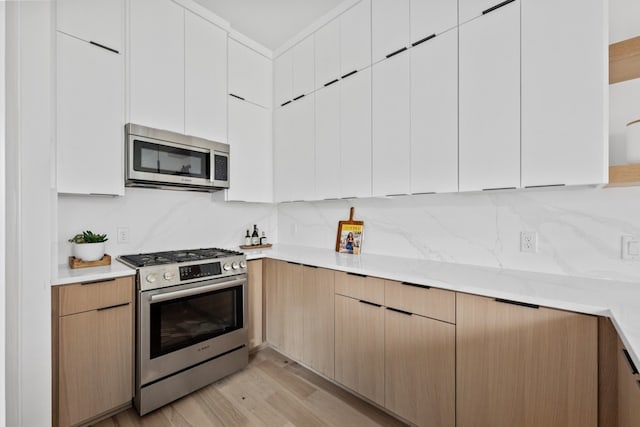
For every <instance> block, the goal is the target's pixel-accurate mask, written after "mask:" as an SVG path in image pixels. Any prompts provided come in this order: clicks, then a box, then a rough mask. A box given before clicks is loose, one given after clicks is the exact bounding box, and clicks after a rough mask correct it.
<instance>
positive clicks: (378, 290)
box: [335, 271, 384, 305]
mask: <svg viewBox="0 0 640 427" xmlns="http://www.w3.org/2000/svg"><path fill="white" fill-rule="evenodd" d="M335 289H336V294H340V295H344V296H347V297H351V298H355V299H358V300H363V301H368V302H373V303H376V304H380V305H384V280H383V279H378V278H376V277H368V276H359V275H355V274H348V273H344V272H342V271H336V275H335Z"/></svg>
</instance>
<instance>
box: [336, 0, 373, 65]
mask: <svg viewBox="0 0 640 427" xmlns="http://www.w3.org/2000/svg"><path fill="white" fill-rule="evenodd" d="M369 65H371V0H362V1H361V2H360V3H358V4H356V5H355V6H353V7H352V8H351V9H349V10H347V11H346V12H344V13H343V14H342V15H341V16H340V67H341V74H342V75H345V74H348V73H350V72H352V71H354V70H362V69H364V68H366V67H368V66H369Z"/></svg>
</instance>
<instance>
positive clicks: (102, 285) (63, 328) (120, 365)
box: [52, 277, 134, 426]
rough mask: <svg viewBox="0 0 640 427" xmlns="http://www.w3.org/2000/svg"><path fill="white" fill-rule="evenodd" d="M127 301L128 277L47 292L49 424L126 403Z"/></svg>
mask: <svg viewBox="0 0 640 427" xmlns="http://www.w3.org/2000/svg"><path fill="white" fill-rule="evenodd" d="M133 301H134V286H133V279H132V278H131V277H126V278H119V279H115V280H111V281H105V282H99V283H92V284H85V285H82V284H74V285H68V286H57V287H54V288H53V290H52V307H53V319H52V327H53V385H54V389H53V398H54V405H53V406H54V411H53V415H54V419H53V424H54V425H56V426H71V425H77V424H80V423H85V422H87V421H89V420H92V419H95V418H98V417H100V416H103V415H106V414H108V413H110V412H111V411H114V410H117V409H119V408H121V407H124V406H127V405H130V404H131V399H132V397H133V321H134V320H133V319H134V315H133V313H134V311H133Z"/></svg>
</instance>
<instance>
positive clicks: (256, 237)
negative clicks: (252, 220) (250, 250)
mask: <svg viewBox="0 0 640 427" xmlns="http://www.w3.org/2000/svg"><path fill="white" fill-rule="evenodd" d="M251 244H252V245H259V244H260V235H259V234H258V226H257V225H255V224H253V233H252V234H251Z"/></svg>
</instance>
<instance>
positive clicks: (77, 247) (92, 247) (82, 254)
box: [71, 242, 104, 261]
mask: <svg viewBox="0 0 640 427" xmlns="http://www.w3.org/2000/svg"><path fill="white" fill-rule="evenodd" d="M71 249H72V252H73V256H74V257H76V258H77V259H81V260H83V261H98V260H100V259H102V257H103V256H104V242H100V243H74V244H73V246H72V248H71Z"/></svg>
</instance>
